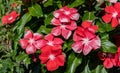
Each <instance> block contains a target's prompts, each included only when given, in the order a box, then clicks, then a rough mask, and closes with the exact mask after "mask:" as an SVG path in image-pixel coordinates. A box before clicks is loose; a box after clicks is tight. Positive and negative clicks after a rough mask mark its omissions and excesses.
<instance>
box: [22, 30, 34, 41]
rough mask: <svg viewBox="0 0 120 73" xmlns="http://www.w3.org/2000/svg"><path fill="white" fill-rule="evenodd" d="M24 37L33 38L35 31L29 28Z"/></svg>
mask: <svg viewBox="0 0 120 73" xmlns="http://www.w3.org/2000/svg"><path fill="white" fill-rule="evenodd" d="M24 38H26V39H29V38H33V33H32V31H30V30H28V31H27V32H26V33H25V35H24Z"/></svg>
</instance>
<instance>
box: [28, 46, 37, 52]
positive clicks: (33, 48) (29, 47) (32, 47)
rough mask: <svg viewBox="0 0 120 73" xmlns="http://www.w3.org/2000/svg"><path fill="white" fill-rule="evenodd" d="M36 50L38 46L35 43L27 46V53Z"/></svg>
mask: <svg viewBox="0 0 120 73" xmlns="http://www.w3.org/2000/svg"><path fill="white" fill-rule="evenodd" d="M35 52H36V48H35V47H34V46H33V45H28V46H27V48H26V53H27V54H34V53H35Z"/></svg>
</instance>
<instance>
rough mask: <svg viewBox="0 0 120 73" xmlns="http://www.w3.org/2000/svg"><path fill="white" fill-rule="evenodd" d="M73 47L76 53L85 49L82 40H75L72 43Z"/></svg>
mask: <svg viewBox="0 0 120 73" xmlns="http://www.w3.org/2000/svg"><path fill="white" fill-rule="evenodd" d="M72 49H73V51H74V52H76V53H81V52H82V50H83V45H82V42H81V41H80V42H75V43H73V44H72Z"/></svg>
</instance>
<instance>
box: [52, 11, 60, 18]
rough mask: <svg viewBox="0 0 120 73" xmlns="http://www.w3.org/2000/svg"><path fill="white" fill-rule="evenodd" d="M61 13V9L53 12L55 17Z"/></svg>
mask: <svg viewBox="0 0 120 73" xmlns="http://www.w3.org/2000/svg"><path fill="white" fill-rule="evenodd" d="M61 14H62V11H60V10H56V11H54V13H53V15H54V17H56V18H59V17H60V15H61Z"/></svg>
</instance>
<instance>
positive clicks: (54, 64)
mask: <svg viewBox="0 0 120 73" xmlns="http://www.w3.org/2000/svg"><path fill="white" fill-rule="evenodd" d="M46 67H47V70H48V71H54V70H56V69H58V67H59V66H58V64H57V62H56V61H54V60H49V61H48V62H47V64H46Z"/></svg>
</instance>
